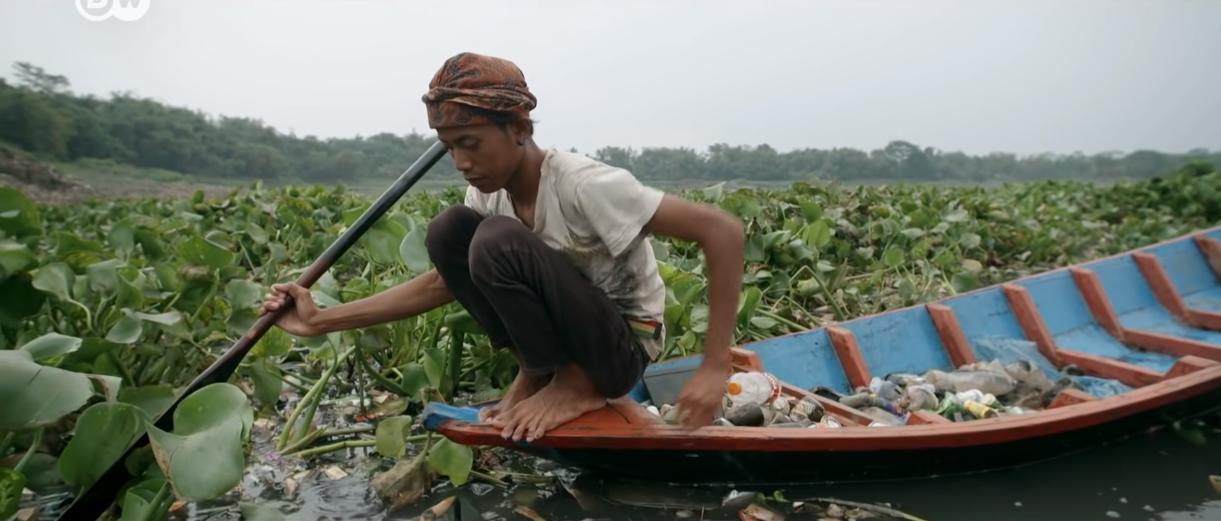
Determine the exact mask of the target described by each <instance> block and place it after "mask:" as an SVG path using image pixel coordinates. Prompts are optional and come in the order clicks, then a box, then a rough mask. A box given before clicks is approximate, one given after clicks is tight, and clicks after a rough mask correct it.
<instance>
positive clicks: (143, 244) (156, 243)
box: [133, 229, 166, 261]
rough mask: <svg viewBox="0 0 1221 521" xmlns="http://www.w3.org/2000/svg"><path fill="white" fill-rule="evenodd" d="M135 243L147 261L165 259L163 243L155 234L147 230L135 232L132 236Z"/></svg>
mask: <svg viewBox="0 0 1221 521" xmlns="http://www.w3.org/2000/svg"><path fill="white" fill-rule="evenodd" d="M133 238H134V239H135V241H136V243H138V244H139V245H140V249H141V250H142V251H144V256H145V257H148V259H149V260H152V261H158V260H161V259H164V258H165V253H166V252H165V241H162V240H161V237H158V236H157V234H155V233H153V232H152V231H149V230H143V229H142V230H136V233H135V235H134V236H133Z"/></svg>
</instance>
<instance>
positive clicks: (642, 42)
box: [0, 0, 1221, 154]
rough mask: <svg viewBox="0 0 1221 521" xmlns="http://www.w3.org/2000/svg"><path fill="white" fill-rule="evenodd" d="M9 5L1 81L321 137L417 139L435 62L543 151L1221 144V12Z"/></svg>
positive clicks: (1025, 5)
mask: <svg viewBox="0 0 1221 521" xmlns="http://www.w3.org/2000/svg"><path fill="white" fill-rule="evenodd" d="M74 1H76V0H2V1H0V62H2V63H0V65H2V66H3V67H4V71H3V73H2V74H3V75H4V77H6V78H11V73H10V72H9V68H10V67H11V64H12V63H13V62H14V61H19V60H20V61H29V62H33V63H35V64H37V65H41V66H43V67H45V68H46V69H48V70H49V71H50V72H53V73H58V74H64V75H66V76H68V78H69V79H70V80H71V81H72V84H73V89H74V90H75V91H77V92H88V93H95V94H99V95H103V96H105V95H108V93H109V92H112V91H118V90H131V91H134V92H136V93H137V94H139V95H143V96H150V97H154V98H158V99H160V100H162V101H164V102H167V103H169V104H172V105H180V106H187V107H191V108H196V109H200V110H203V111H205V112H207V113H210V114H213V115H218V114H224V115H231V116H249V117H255V118H260V119H262V120H264V121H265V122H267V123H268V124H271V125H274V126H275V127H276V128H277V129H279V130H281V131H285V132H286V131H289V130H293V131H295V132H296V134H297V135H299V136H304V135H308V134H314V135H317V136H320V137H332V136H342V137H350V136H355V135H366V136H367V135H372V134H375V133H378V132H394V133H398V134H402V133H406V132H408V131H410V130H412V129H413V128H414V129H416V130H417V131H421V132H424V131H428V129H427V125H426V123H425V120H424V108H423V105H422V104H421V103H420V95H422V94H423V93H424V91H425V90H426V89H427V85H428V80H429V79H430V78H431V77H432V74H433V73H434V72H435V71H436V70H437V68H438V67H439V66H440V65H441V63H442V62H443V61H444V60H445V58H447V57H449V56H451V55H453V54H456V53H458V52H461V51H473V52H479V53H485V54H491V55H495V56H500V57H503V58H507V59H510V60H513V61H514V62H516V63H517V64H518V65H519V66H520V67H521V68H522V70H523V71H524V72H525V74H526V79H527V81H528V82H529V84H530V87H531V89H532V90H533V91H534V92H535V94H536V95H537V96H538V98H539V107H538V109H537V110H536V111H535V113H534V116H535V117H536V118H537V119H539V120H540V121H541V123H540V125H539V127H538V129H537V131H538V138H539V141H540V142H541V143H543V144H554V145H557V146H561V147H565V148H566V147H570V146H575V147H577V148H578V149H580V150H581V151H582V152H586V153H591V152H593V150H594V149H596V148H598V147H600V146H603V145H620V146H636V147H641V146H687V147H693V148H696V149H697V150H703V149H704V148H706V147H707V146H708V145H710V144H712V143H717V142H727V143H730V144H751V145H754V144H760V143H768V144H770V145H772V146H773V147H776V148H777V149H779V150H782V151H787V150H790V149H793V148H804V147H816V148H832V147H837V146H838V147H856V148H864V149H873V148H880V147H882V146H884V145H885V144H886V142H888V141H890V140H892V139H906V140H909V141H912V142H915V143H917V144H919V145H922V146H935V147H938V148H941V149H943V150H962V151H964V152H968V153H987V152H990V151H998V150H999V151H1010V152H1016V153H1020V154H1032V153H1040V152H1047V151H1050V152H1060V153H1069V152H1073V151H1082V152H1085V153H1089V154H1092V153H1096V152H1101V151H1108V150H1122V151H1130V150H1134V149H1140V148H1147V149H1148V148H1151V149H1157V150H1162V151H1185V150H1188V149H1191V148H1194V147H1209V148H1212V149H1217V148H1221V125H1218V123H1219V122H1221V94H1219V93H1221V31H1217V24H1218V23H1219V22H1221V1H1170V0H1162V1H1145V2H1133V1H1116V0H1109V1H1084V0H1060V1H1034V0H1022V1H1017V2H1002V1H989V2H970V1H965V0H964V1H956V2H949V1H931V0H920V1H903V2H881V1H860V0H858V1H852V2H827V1H813V0H809V1H799V0H791V1H776V2H765V1H763V0H735V1H713V0H701V1H681V0H667V1H664V2H663V1H643V0H615V1H609V0H608V1H585V0H567V1H559V0H556V1H550V2H547V1H525V0H488V1H459V0H445V1H434V2H425V1H422V0H400V1H390V0H381V1H373V0H362V1H354V0H343V1H340V0H332V1H320V0H315V1H306V0H291V1H288V0H278V1H276V0H242V1H235V0H190V1H188V0H143V1H147V2H151V9H150V11H149V12H148V14H147V15H146V16H145V17H144V18H142V19H140V20H137V21H135V22H130V23H125V22H120V21H118V20H114V19H112V20H108V21H105V22H96V23H95V22H89V21H86V20H85V19H84V18H82V17H81V16H80V15H79V14H78V13H77V10H76V8H75V7H74V6H73V2H74Z"/></svg>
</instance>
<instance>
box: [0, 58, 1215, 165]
mask: <svg viewBox="0 0 1221 521" xmlns="http://www.w3.org/2000/svg"><path fill="white" fill-rule="evenodd" d="M13 71H14V81H12V82H10V81H8V80H6V79H3V78H0V140H3V141H7V142H9V143H11V144H14V145H16V146H18V147H21V148H22V149H25V150H26V151H29V152H31V153H34V154H36V155H38V156H41V157H43V158H47V159H51V160H56V161H74V160H77V159H82V158H96V159H108V160H113V161H116V162H119V163H125V164H130V165H133V166H137V167H146V168H159V169H164V170H171V171H175V172H179V173H183V174H187V175H192V176H198V177H202V178H213V179H232V180H241V181H248V180H254V179H262V180H266V181H302V182H323V183H328V182H348V183H351V182H353V181H356V180H359V179H378V178H392V177H397V176H398V175H399V174H400V173H402V171H403V169H405V168H406V166H407V165H410V164H411V163H412V162H414V161H415V160H416V159H417V158H419V157H420V155H421V154H423V153H424V151H425V150H426V149H427V148H428V147H429V146H430V145H432V143H433V142H434V141H435V139H436V138H435V137H434V136H432V135H424V134H416V133H414V132H413V133H410V134H406V135H401V136H400V135H394V134H390V133H380V134H376V135H372V136H368V137H364V136H357V137H353V138H330V139H319V138H317V137H315V136H305V137H299V136H297V135H295V134H293V133H289V134H285V133H282V132H280V131H277V130H276V129H275V128H274V127H272V126H270V125H266V124H264V123H263V122H262V121H260V120H257V119H251V118H243V117H229V116H213V115H209V114H206V113H204V112H202V111H198V110H192V109H188V108H184V107H177V106H172V105H167V104H165V103H161V102H159V101H156V100H152V99H148V98H143V97H138V96H135V95H133V94H132V93H130V92H116V93H112V94H111V95H110V97H109V98H108V99H105V98H100V97H97V96H94V95H79V94H75V93H73V92H72V90H71V83H70V81H69V80H68V79H67V78H66V77H64V76H62V75H56V74H52V73H49V72H47V71H46V70H44V69H43V68H41V67H38V66H35V65H32V64H30V63H25V62H17V63H15V64H14V66H13ZM588 155H589V156H590V157H593V158H596V159H599V160H601V161H604V162H606V163H608V164H611V165H615V166H619V167H624V168H627V169H630V170H631V171H632V172H633V173H634V174H636V175H637V176H638V177H640V178H642V179H647V180H663V181H664V180H707V181H712V182H718V181H724V180H750V181H790V180H801V179H810V178H818V179H825V180H848V181H910V182H928V181H956V182H958V181H960V182H988V181H1034V180H1041V179H1089V180H1100V181H1107V180H1118V179H1141V178H1149V177H1154V176H1158V175H1161V174H1164V173H1167V172H1170V171H1173V170H1175V169H1177V168H1179V167H1180V166H1181V165H1183V164H1185V163H1188V162H1190V161H1193V160H1205V161H1212V162H1213V163H1221V151H1217V152H1213V151H1209V150H1206V149H1197V150H1192V151H1189V152H1187V153H1185V154H1168V153H1161V152H1156V151H1151V150H1138V151H1134V152H1130V153H1119V152H1113V153H1103V154H1095V155H1090V156H1087V155H1084V154H1080V153H1078V154H1069V155H1062V154H1041V155H1035V156H1017V155H1015V154H1008V153H992V154H988V155H982V156H971V155H967V154H964V153H961V152H946V151H942V150H938V149H936V148H933V147H921V146H918V145H915V144H913V143H910V142H907V141H903V140H895V141H891V142H890V143H888V144H886V146H884V147H883V148H880V149H876V150H870V151H864V150H857V149H853V148H832V149H823V150H820V149H813V148H807V149H802V150H794V151H791V152H779V151H777V150H775V149H774V148H772V147H770V146H768V145H759V146H753V147H752V146H743V145H728V144H716V145H712V146H710V147H708V149H707V150H704V151H697V150H694V149H690V148H646V149H643V150H636V149H633V148H624V147H614V146H607V147H604V148H601V149H599V150H596V151H594V152H593V153H591V154H588ZM437 174H439V175H441V176H451V177H456V176H457V172H456V170H455V168H454V165H453V162H452V161H451V160H450V159H449V158H448V157H446V158H444V159H443V160H442V162H441V163H440V164H439V168H438V169H437Z"/></svg>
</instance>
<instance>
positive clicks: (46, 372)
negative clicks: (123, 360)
mask: <svg viewBox="0 0 1221 521" xmlns="http://www.w3.org/2000/svg"><path fill="white" fill-rule="evenodd" d="M93 396H94V391H93V383H92V381H91V380H90V379H89V377H88V376H86V375H84V374H80V373H74V372H71V371H65V370H63V369H59V368H56V367H47V366H42V365H38V364H35V363H34V361H33V360H32V358H31V356H30V354H29V353H28V352H26V351H0V403H3V404H4V407H0V431H20V430H25V429H32V428H35V427H43V426H46V425H50V424H52V423H55V422H57V421H59V419H60V418H63V417H64V416H66V415H68V414H69V413H72V412H74V411H76V410H78V409H80V408H81V407H83V406H84V405H85V403H87V402H88V401H89V399H90V398H92V397H93Z"/></svg>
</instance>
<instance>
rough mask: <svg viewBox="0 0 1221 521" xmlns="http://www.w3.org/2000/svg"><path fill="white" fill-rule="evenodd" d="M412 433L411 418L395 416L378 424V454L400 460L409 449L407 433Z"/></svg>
mask: <svg viewBox="0 0 1221 521" xmlns="http://www.w3.org/2000/svg"><path fill="white" fill-rule="evenodd" d="M410 431H411V416H394V417H390V418H385V419H383V420H381V421H379V422H377V432H376V433H375V436H376V440H377V441H376V445H374V448H376V449H377V453H378V454H381V455H382V456H385V457H387V458H398V457H400V456H402V455H403V451H404V449H405V448H406V447H407V433H408V432H410Z"/></svg>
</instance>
